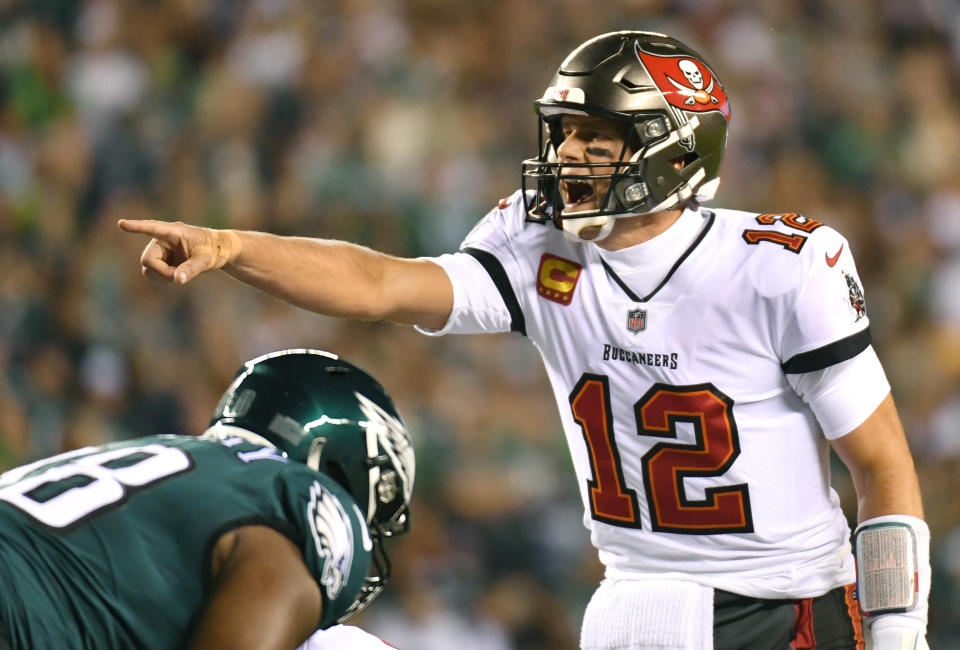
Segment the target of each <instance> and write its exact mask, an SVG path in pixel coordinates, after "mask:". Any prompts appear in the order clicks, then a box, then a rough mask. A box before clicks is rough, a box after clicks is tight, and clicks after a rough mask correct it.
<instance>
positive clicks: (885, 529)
mask: <svg viewBox="0 0 960 650" xmlns="http://www.w3.org/2000/svg"><path fill="white" fill-rule="evenodd" d="M855 546H856V558H857V597H858V599H859V600H860V609H861V610H863V613H864V614H866V615H868V616H874V615H877V614H887V613H893V612H907V611H910V610H911V609H913V608H914V607H916V606H917V596H918V578H917V575H918V573H917V571H918V569H917V539H916V535H915V533H914V531H913V528H911V527H910V526H909V525H908V524H905V523H899V522H884V523H877V524H870V525H865V526H861V527H860V528H859V529H858V530H857V535H856V541H855Z"/></svg>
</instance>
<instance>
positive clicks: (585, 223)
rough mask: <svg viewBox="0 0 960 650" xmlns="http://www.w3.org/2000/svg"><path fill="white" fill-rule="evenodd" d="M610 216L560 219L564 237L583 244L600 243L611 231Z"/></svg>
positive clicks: (611, 221)
mask: <svg viewBox="0 0 960 650" xmlns="http://www.w3.org/2000/svg"><path fill="white" fill-rule="evenodd" d="M613 221H614V219H613V217H612V216H598V217H579V218H576V219H562V220H561V222H560V223H561V225H562V227H563V234H564V236H565V237H566V238H567V239H569V240H570V241H574V242H578V243H584V242H590V241H600V240H601V239H603V238H604V237H606V236H607V235H609V234H610V231H611V230H613Z"/></svg>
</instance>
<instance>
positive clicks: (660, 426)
mask: <svg viewBox="0 0 960 650" xmlns="http://www.w3.org/2000/svg"><path fill="white" fill-rule="evenodd" d="M570 406H571V408H572V409H573V417H574V419H575V420H576V421H577V423H578V424H579V425H580V428H581V429H582V430H583V437H584V440H585V441H586V443H587V452H588V454H589V455H590V464H591V468H592V470H593V479H590V480H588V481H587V486H588V488H589V494H590V510H591V513H592V515H593V518H594V519H596V520H597V521H602V522H604V523H607V524H612V525H614V526H625V527H629V528H640V527H641V524H640V511H639V508H638V504H637V493H636V491H635V490H633V489H630V488H629V487H627V485H626V483H625V482H624V479H623V470H622V467H621V460H620V453H619V451H618V449H617V446H616V440H615V436H614V431H613V415H612V413H611V410H610V385H609V380H608V378H607V377H606V376H604V375H594V374H589V373H588V374H584V375H583V376H582V377H581V378H580V381H579V382H578V383H577V385H576V387H575V388H574V389H573V392H572V393H571V394H570ZM732 407H733V400H731V399H730V398H729V397H727V396H726V395H724V394H723V393H721V392H720V391H719V390H717V388H716V387H714V386H713V385H712V384H698V385H695V386H669V385H666V384H655V385H654V386H653V387H652V388H651V389H650V390H649V391H647V393H646V395H644V396H643V397H642V398H640V400H638V401H637V402H636V403H635V404H634V406H633V409H634V413H635V415H636V421H637V435H641V436H652V437H656V438H668V439H673V440H676V438H677V424H678V423H680V422H688V423H690V425H692V427H693V430H694V434H695V438H696V441H695V442H694V443H692V444H689V443H687V444H685V443H680V442H658V443H657V444H655V445H654V446H653V447H652V448H651V449H650V450H649V451H648V452H647V453H646V454H644V456H643V458H641V466H642V469H643V483H644V491H645V492H646V497H647V505H648V507H649V511H650V523H651V526H652V528H653V530H654V531H657V532H667V533H682V534H688V535H713V534H719V533H750V532H753V518H752V516H751V513H750V494H749V491H748V490H747V485H746V484H737V485H723V486H718V487H710V488H706V490H705V491H704V498H703V499H701V500H693V499H689V498H687V494H686V490H685V489H684V485H683V483H684V479H685V478H687V477H708V476H722V475H723V474H724V473H725V472H726V471H727V470H728V469H730V467H731V466H732V465H733V462H734V461H735V460H736V459H737V457H738V456H739V455H740V438H739V435H738V433H737V425H736V422H734V420H733V413H732Z"/></svg>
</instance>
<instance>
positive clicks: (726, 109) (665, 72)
mask: <svg viewBox="0 0 960 650" xmlns="http://www.w3.org/2000/svg"><path fill="white" fill-rule="evenodd" d="M637 56H638V57H639V58H640V62H641V63H642V64H643V66H644V67H645V68H646V69H647V72H648V73H650V78H651V79H653V82H654V83H655V84H657V88H659V89H660V92H661V93H663V98H664V99H666V100H667V103H668V104H670V105H671V106H673V107H675V108H679V109H681V110H685V111H693V112H695V113H703V112H706V111H721V112H722V113H723V114H724V115H725V116H726V117H727V119H728V120H729V119H730V106H729V104H728V103H727V93H726V91H724V89H723V86H721V85H720V81H719V80H718V79H717V78H716V77H715V76H714V75H713V71H712V70H711V69H710V68H708V67H707V66H706V64H704V63H703V61H700V60H698V59H695V58H693V57H690V56H686V55H669V56H664V55H660V54H651V53H650V52H645V51H643V49H641V47H640V44H639V43H638V44H637Z"/></svg>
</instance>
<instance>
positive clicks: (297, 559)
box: [190, 526, 323, 650]
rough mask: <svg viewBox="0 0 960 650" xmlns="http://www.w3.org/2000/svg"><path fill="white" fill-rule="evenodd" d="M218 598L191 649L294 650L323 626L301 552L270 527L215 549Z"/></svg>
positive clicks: (227, 539)
mask: <svg viewBox="0 0 960 650" xmlns="http://www.w3.org/2000/svg"><path fill="white" fill-rule="evenodd" d="M211 573H212V575H213V581H214V587H213V594H212V596H211V597H210V600H209V601H208V603H207V605H206V608H205V610H204V612H203V616H202V618H201V619H200V622H199V624H198V626H197V629H196V631H195V632H194V634H193V638H192V639H191V643H190V648H191V650H203V649H206V648H231V649H232V650H244V648H250V649H251V650H254V649H256V650H268V649H276V650H290V649H291V648H295V647H297V645H298V644H300V643H303V642H304V641H305V640H306V639H307V638H308V637H310V635H311V634H312V633H313V631H314V630H315V629H316V627H317V625H318V624H319V622H320V616H321V613H322V607H323V599H322V597H321V595H320V587H319V586H318V585H317V583H316V581H315V580H314V579H313V576H311V575H310V571H309V569H307V565H306V564H304V562H303V558H302V557H301V556H300V551H299V549H298V548H297V547H296V546H295V545H294V544H293V542H291V541H290V540H289V539H287V538H286V537H284V536H283V535H282V534H281V533H279V532H277V531H275V530H273V529H272V528H268V527H266V526H244V527H242V528H238V529H235V530H233V531H230V532H228V533H226V534H225V535H223V536H222V537H221V538H220V539H219V540H218V541H217V544H216V546H215V547H214V551H213V560H212V567H211Z"/></svg>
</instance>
